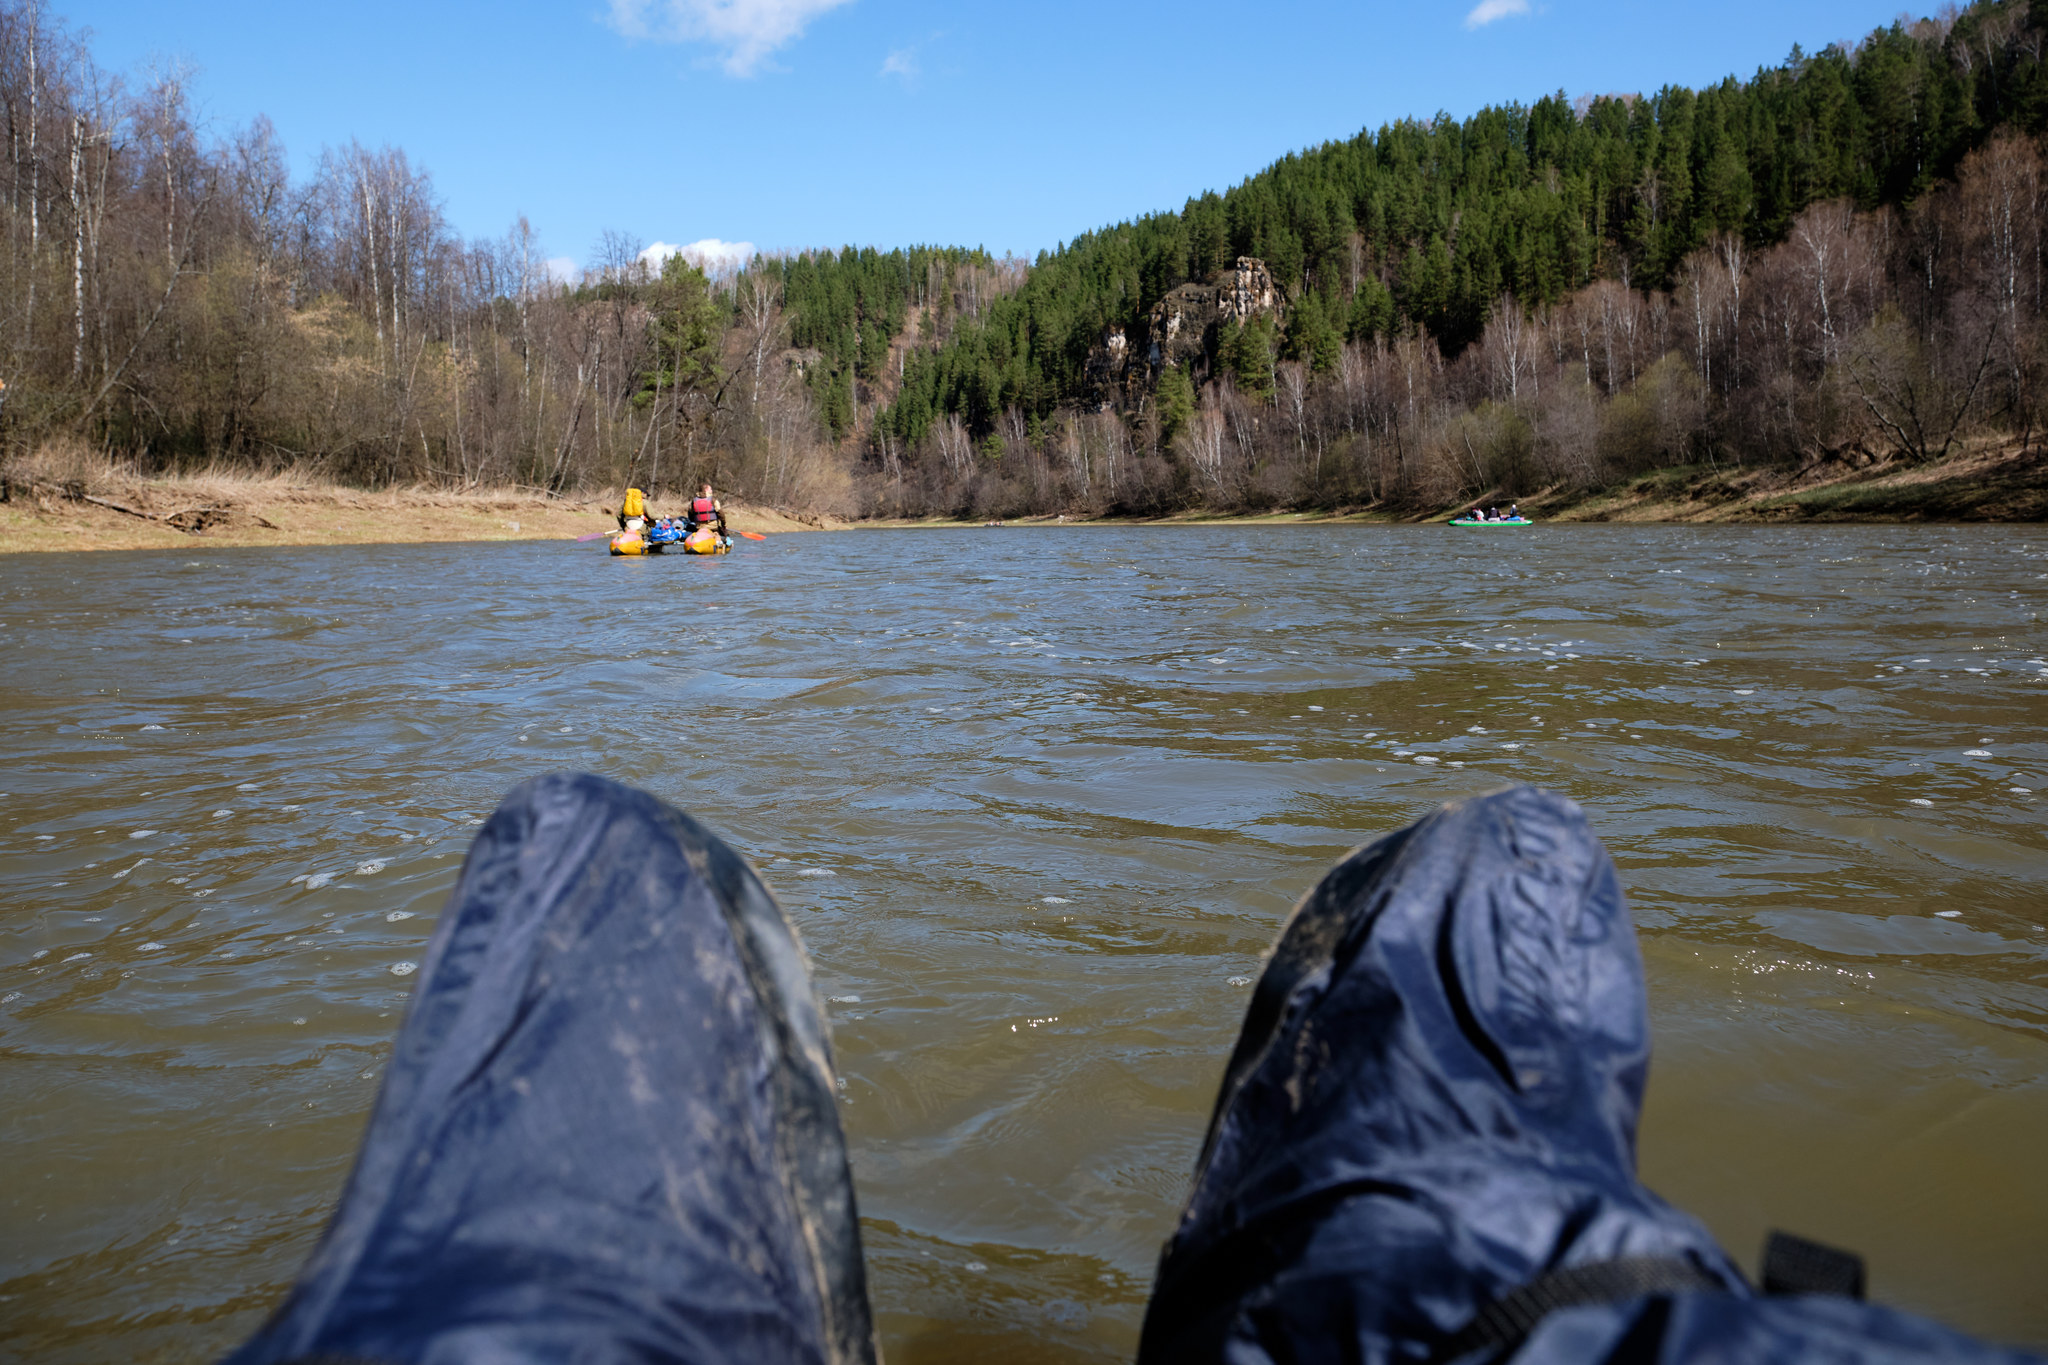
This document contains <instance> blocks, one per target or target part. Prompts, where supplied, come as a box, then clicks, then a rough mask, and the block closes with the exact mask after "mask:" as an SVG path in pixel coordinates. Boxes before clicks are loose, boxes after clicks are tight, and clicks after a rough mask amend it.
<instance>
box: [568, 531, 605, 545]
mask: <svg viewBox="0 0 2048 1365" xmlns="http://www.w3.org/2000/svg"><path fill="white" fill-rule="evenodd" d="M610 534H611V532H610V531H592V532H591V533H590V534H589V535H587V536H578V537H576V543H577V544H578V545H581V544H582V543H583V542H584V541H586V540H596V539H597V538H598V537H599V536H608V535H610Z"/></svg>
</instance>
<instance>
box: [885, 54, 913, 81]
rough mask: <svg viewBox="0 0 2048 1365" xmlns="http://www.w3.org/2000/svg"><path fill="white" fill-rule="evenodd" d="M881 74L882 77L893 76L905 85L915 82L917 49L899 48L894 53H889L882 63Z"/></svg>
mask: <svg viewBox="0 0 2048 1365" xmlns="http://www.w3.org/2000/svg"><path fill="white" fill-rule="evenodd" d="M882 74H883V75H884V76H894V77H896V78H897V79H898V80H900V81H902V82H903V83H904V84H905V85H909V84H910V83H911V82H912V81H914V80H916V79H917V76H918V65H917V49H916V48H914V47H899V48H897V49H896V50H895V51H894V52H891V53H890V54H889V56H888V57H887V59H885V60H884V61H883V63H882Z"/></svg>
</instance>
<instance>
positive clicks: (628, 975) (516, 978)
mask: <svg viewBox="0 0 2048 1365" xmlns="http://www.w3.org/2000/svg"><path fill="white" fill-rule="evenodd" d="M827 1049H828V1041H827V1037H826V1031H825V1025H824V1022H823V1016H822V1014H821V1011H820V1010H819V1007H818V1005H817V1002H816V997H815V996H814V994H813V992H812V989H811V985H810V980H809V977H808V973H807V971H806V966H805V962H804V958H803V952H802V949H801V948H800V946H799V945H798V942H797V939H796V936H795V934H794V932H793V931H792V929H791V927H790V925H789V922H788V921H787V920H786V919H785V918H784V916H783V914H782V912H781V910H780V909H779V907H777V905H776V904H775V902H774V900H773V899H772V898H771V897H770V895H769V893H768V891H767V889H766V888H765V887H763V886H762V884H761V882H760V881H759V879H758V878H756V877H755V875H754V874H753V872H752V870H751V869H749V868H748V867H747V866H746V864H745V863H744V862H743V861H741V859H740V858H739V857H738V856H737V855H736V854H734V853H733V852H732V850H730V849H729V848H727V847H726V846H725V845H724V844H722V843H720V842H719V841H718V839H717V838H715V837H714V836H712V835H711V834H709V833H707V832H706V831H705V830H704V829H702V828H701V827H700V826H698V825H697V824H696V823H695V822H693V821H691V820H690V819H689V818H688V817H686V816H684V815H682V814H680V813H679V812H677V811H675V810H673V809H671V808H670V807H668V806H666V805H664V804H662V803H661V802H659V801H656V800H655V799H653V798H652V797H649V796H647V795H645V794H643V793H640V792H636V791H632V790H630V789H628V788H626V787H622V786H619V785H617V784H615V783H612V782H607V781H605V780H603V779H602V778H597V777H592V776H588V775H555V776H549V777H543V778H539V779H536V780H534V781H531V782H528V783H526V784H524V785H523V786H520V787H518V788H516V789H514V790H513V792H512V793H511V794H510V795H509V796H507V797H506V798H505V802H504V804H503V805H501V806H499V808H498V810H497V812H496V813H495V814H494V815H492V817H491V818H490V820H489V821H488V822H486V824H485V825H484V828H483V831H482V832H481V833H480V834H479V835H478V836H477V839H476V843H475V845H474V846H473V847H472V848H471V849H470V852H469V858H468V861H467V862H466V863H465V865H464V867H463V870H462V878H461V881H460V883H459V884H458V885H457V887H456V889H455V893H454V896H453V897H452V898H451V900H450V901H449V903H448V906H447V908H446V910H444V911H443V913H442V916H441V921H440V923H439V925H438V926H437V927H436V929H435V931H434V936H433V941H432V943H431V944H430V945H429V947H428V949H427V956H426V961H425V963H424V965H423V967H422V970H421V974H420V982H419V986H418V988H417V990H416V991H415V993H414V996H413V1001H412V1007H411V1010H410V1012H409V1014H408V1016H407V1018H406V1021H405V1025H404V1027H403V1029H402V1030H401V1031H400V1033H399V1036H398V1041H397V1044H396V1046H395V1048H394V1050H393V1054H392V1058H391V1063H390V1065H389V1066H388V1067H387V1069H386V1071H385V1075H384V1083H383V1089H382V1092H381V1093H380V1094H379V1096H378V1099H377V1107H376V1111H375V1114H374V1115H373V1117H372V1118H371V1121H370V1127H369V1131H368V1134H367V1135H366V1137H365V1138H364V1141H363V1147H362V1151H361V1153H360V1155H359V1156H358V1158H357V1162H356V1167H355V1171H354V1173H353V1175H352V1176H351V1177H350V1179H349V1183H348V1187H347V1190H346V1192H345V1193H344V1194H343V1196H342V1200H341V1206H340V1208H339V1210H338V1211H337V1212H336V1214H335V1216H334V1221H333V1223H332V1224H331V1225H330V1226H329V1228H328V1229H327V1233H326V1236H325V1238H324V1239H323V1240H322V1241H321V1243H320V1245H319V1247H318V1248H317V1249H316V1250H315V1251H314V1253H313V1256H312V1258H311V1259H310V1260H309V1261H308V1262H307V1264H306V1266H305V1268H304V1270H303V1271H302V1272H301V1274H300V1277H299V1280H298V1283H297V1285H296V1286H295V1287H294V1288H293V1290H292V1291H291V1294H290V1296H289V1297H288V1298H287V1300H286V1301H285V1303H284V1304H283V1305H282V1306H281V1307H280V1308H279V1309H278V1311H277V1313H276V1314H275V1316H273V1317H272V1319H271V1320H270V1322H269V1323H268V1324H266V1325H265V1326H264V1328H263V1329H262V1330H261V1331H260V1332H259V1333H258V1334H257V1336H256V1337H255V1339H254V1340H252V1341H251V1342H249V1343H248V1344H247V1345H246V1346H244V1347H243V1348H242V1349H241V1350H240V1351H239V1352H237V1353H236V1354H235V1355H234V1356H232V1357H231V1359H232V1360H233V1361H235V1362H236V1363H237V1365H256V1363H257V1362H271V1361H286V1360H299V1359H321V1360H329V1359H347V1360H368V1361H388V1362H412V1361H422V1362H452V1361H471V1362H477V1361H489V1362H521V1361H577V1362H609V1361H642V1362H651V1361H690V1362H710V1361H747V1362H756V1361H759V1362H818V1363H819V1365H850V1363H854V1362H871V1361H873V1360H874V1359H875V1348H874V1332H873V1328H872V1325H871V1321H870V1315H869V1310H868V1302H867V1291H866V1285H865V1280H864V1276H863V1272H862V1268H861V1258H860V1241H859V1232H858V1227H857V1224H856V1221H855V1214H854V1203H853V1188H852V1183H851V1180H850V1178H849V1175H848V1170H847V1164H846V1148H845V1142H844V1139H843V1137H842V1135H841V1132H840V1127H839V1116H838V1109H837V1104H836V1099H837V1094H836V1089H835V1084H834V1080H833V1074H832V1064H831V1059H830V1057H829V1055H828V1050H827Z"/></svg>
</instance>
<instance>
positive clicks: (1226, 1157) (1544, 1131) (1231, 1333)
mask: <svg viewBox="0 0 2048 1365" xmlns="http://www.w3.org/2000/svg"><path fill="white" fill-rule="evenodd" d="M1649 1042H1650V1040H1649V1023H1648V1018H1647V1013H1646V1010H1645V999H1644V991H1643V973H1642V962H1641V959H1640V957H1639V956H1638V954H1637V951H1636V942H1635V931H1634V928H1633V926H1632V925H1631V924H1630V921H1629V918H1628V910H1627V907H1626V906H1625V904H1624V903H1623V900H1622V896H1621V890H1620V886H1619V884H1618V883H1617V881H1616V879H1615V874H1614V868H1613V865H1612V864H1611V863H1610V862H1609V860H1608V858H1607V854H1606V851H1605V850H1604V849H1603V848H1602V847H1601V846H1600V843H1599V841H1598V840H1597V839H1596V838H1595V837H1594V836H1593V833H1592V831H1591V830H1590V829H1589V828H1588V827H1587V824H1586V821H1585V817H1584V816H1583V814H1582V813H1581V812H1580V811H1579V809H1578V807H1576V806H1575V805H1573V804H1572V803H1571V802H1570V801H1568V800H1566V799H1564V798H1563V797H1560V796H1557V795H1554V794H1552V793H1548V792H1542V791H1538V790H1536V789H1534V788H1530V787H1519V788H1514V789H1510V790H1507V791H1501V792H1496V793H1494V794H1492V795H1489V796H1484V797H1480V798H1477V799H1474V800H1470V801H1466V802H1463V803H1460V804H1456V805H1451V806H1447V807H1444V808H1442V809H1440V810H1438V811H1437V812H1435V813H1434V814H1432V815H1430V816H1428V817H1427V818H1425V819H1423V820H1422V821H1420V822H1419V823H1417V824H1416V825H1413V826H1411V827H1409V828H1408V829H1405V830H1402V831H1400V832H1399V833H1396V834H1393V835H1390V836H1388V837H1387V838H1384V839H1382V840H1380V841H1379V842H1377V843H1375V844H1371V845H1369V846H1367V847H1365V848H1363V849H1360V850H1359V851H1357V852H1356V853H1354V854H1352V855H1351V856H1350V857H1349V858H1347V859H1346V860H1345V861H1344V862H1342V863H1341V864H1339V865H1338V866H1337V867H1336V868H1335V869H1334V870H1333V871H1332V872H1331V873H1330V874H1329V875H1328V876H1327V877H1325V878H1324V880H1323V881H1322V883H1321V884H1320V885H1318V886H1317V887H1316V888H1315V890H1314V891H1312V892H1311V893H1310V894H1309V895H1308V896H1307V898H1306V899H1304V900H1303V901H1302V903H1301V904H1300V906H1298V907H1297V908H1296V910H1295V912H1294V915H1293V917H1292V918H1291V919H1290V921H1289V922H1288V924H1287V927H1286V929H1285V930H1284V931H1283V933H1282V935H1281V938H1280V942H1279V944H1278V946H1277V947H1276V948H1275V950H1274V953H1273V957H1272V959H1271V961H1270V963H1269V964H1268V966H1267V968H1266V971H1265V973H1264V976H1263V977H1262V979H1261V980H1260V982H1259V985H1258V987H1257V989H1256V990H1255V992H1254V994H1253V998H1252V1002H1251V1006H1250V1009H1249V1012H1248V1014H1247V1017H1246V1020H1245V1024H1244V1030H1243V1033H1242V1035H1241V1036H1240V1038H1239V1039H1238V1043H1237V1047H1236V1050H1235V1052H1234V1053H1233V1054H1232V1056H1231V1059H1230V1064H1229V1068H1228V1070H1227V1071H1226V1073H1225V1075H1224V1080H1223V1087H1222V1092H1221V1095H1220V1097H1219V1098H1218V1101H1217V1105H1216V1112H1215V1116H1214V1118H1213V1119H1212V1120H1211V1123H1210V1128H1209V1134H1208V1139H1207V1142H1206V1143H1205V1145H1204V1148H1203V1151H1202V1155H1201V1159H1200V1162H1199V1164H1198V1166H1197V1171H1196V1177H1195V1183H1194V1189H1193V1192H1192V1193H1191V1194H1190V1196H1189V1198H1188V1203H1187V1208H1186V1210H1185V1211H1184V1213H1183V1215H1182V1217H1181V1221H1180V1224H1179V1227H1178V1229H1177V1230H1176V1232H1175V1233H1174V1235H1173V1237H1172V1238H1171V1240H1169V1242H1168V1243H1167V1246H1166V1249H1165V1252H1164V1255H1163V1256H1162V1258H1161V1263H1160V1270H1159V1279H1158V1284H1157V1287H1156V1289H1155V1291H1154V1294H1153V1298H1152V1302H1151V1305H1150V1307H1149V1309H1148V1311H1147V1313H1146V1318H1145V1326H1144V1335H1143V1342H1142V1345H1141V1347H1140V1360H1141V1361H1143V1362H1151V1363H1154V1365H1166V1362H1176V1363H1178V1362H1204V1361H1229V1362H1233V1363H1234V1365H1252V1363H1253V1362H1267V1361H1288V1362H1317V1361H1333V1362H1334V1361H1373V1362H1378V1361H1392V1360H1406V1361H1416V1360H1430V1359H1437V1360H1448V1359H1459V1358H1469V1359H1475V1360H1477V1359H1489V1360H1490V1359H1513V1360H1516V1361H1525V1362H1558V1365H1563V1362H1574V1365H1577V1363H1579V1362H1587V1361H1682V1360H1731V1361H1737V1360H1744V1361H1746V1360H1792V1359H1827V1360H1860V1359H1887V1360H1903V1359H1936V1358H1940V1359H1949V1360H1991V1359H2014V1360H2017V1359H2023V1358H2025V1357H2020V1356H2017V1355H2007V1354H2005V1353H2000V1352H1995V1351H1992V1350H1990V1349H1988V1348H1986V1347H1984V1346H1982V1345H1980V1344H1978V1343H1975V1342H1972V1341H1970V1340H1968V1339H1966V1338H1963V1337H1960V1336H1958V1335H1957V1334H1955V1333H1952V1332H1950V1331H1948V1330H1946V1329H1944V1328H1941V1327H1938V1326H1936V1325H1934V1324H1931V1323H1927V1322H1924V1321H1921V1320H1919V1319H1915V1318H1912V1317H1910V1316H1908V1315H1905V1314H1901V1313H1895V1312H1892V1311H1889V1310H1886V1309H1883V1308H1880V1307H1876V1306H1873V1305H1868V1304H1863V1303H1859V1302H1855V1301H1853V1300H1849V1299H1844V1298H1828V1297H1820V1296H1802V1297H1797V1298H1768V1299H1767V1298H1762V1297H1759V1296H1757V1295H1756V1294H1755V1292H1754V1291H1753V1290H1752V1289H1751V1288H1750V1287H1749V1286H1748V1284H1747V1283H1746V1282H1745V1280H1744V1279H1743V1276H1742V1275H1741V1273H1740V1272H1739V1271H1738V1270H1737V1268H1736V1267H1735V1265H1734V1264H1733V1263H1732V1262H1731V1261H1730V1260H1729V1259H1728V1257H1727V1256H1726V1255H1724V1254H1723V1253H1722V1251H1721V1249H1720V1248H1719V1247H1718V1246H1717V1245H1716V1244H1715V1242H1714V1240H1713V1238H1712V1237H1711V1236H1710V1235H1709V1234H1708V1232H1707V1231H1706V1229H1705V1228H1704V1227H1703V1226H1701V1224H1700V1223H1698V1222H1697V1221H1695V1220H1694V1219H1693V1218H1691V1217H1689V1216H1687V1215H1686V1214H1684V1213H1681V1212H1679V1211H1678V1210H1676V1209H1674V1208H1672V1207H1671V1206H1669V1205H1667V1204H1665V1203H1664V1202H1663V1201H1662V1200H1660V1199H1658V1198H1657V1196H1655V1195H1654V1194H1652V1193H1650V1191H1649V1190H1648V1189H1646V1188H1644V1186H1643V1185H1642V1184H1641V1183H1640V1182H1638V1181H1637V1179H1636V1174H1635V1130H1636V1120H1637V1115H1638V1113H1639V1111H1640V1108H1641V1104H1642V1096H1643V1084H1644V1080H1645V1077H1646V1075H1647V1071H1648V1066H1649V1058H1650V1047H1649ZM1531 1282H1536V1283H1535V1285H1534V1286H1531ZM1603 1283H1604V1284H1605V1285H1606V1288H1605V1289H1604V1290H1599V1289H1597V1288H1596V1289H1595V1290H1594V1291H1593V1292H1587V1290H1586V1286H1587V1285H1588V1284H1591V1285H1594V1286H1599V1285H1601V1284H1603ZM1546 1285H1547V1286H1554V1287H1556V1289H1555V1292H1552V1293H1549V1294H1547V1295H1546V1294H1545V1293H1544V1286H1546ZM1575 1285H1576V1286H1577V1290H1576V1292H1574V1286H1575ZM1525 1286H1531V1287H1530V1288H1529V1289H1526V1290H1524V1287H1525ZM1518 1290H1522V1291H1523V1295H1522V1301H1524V1302H1525V1303H1526V1301H1527V1300H1528V1299H1530V1298H1533V1299H1534V1300H1535V1309H1534V1311H1527V1312H1525V1313H1524V1314H1523V1320H1522V1324H1521V1326H1520V1327H1518V1328H1516V1329H1515V1330H1511V1331H1507V1332H1505V1333H1501V1334H1496V1335H1494V1336H1493V1337H1492V1338H1491V1339H1490V1340H1489V1339H1486V1338H1484V1337H1483V1336H1482V1337H1481V1338H1480V1339H1479V1340H1477V1341H1475V1339H1474V1335H1473V1331H1472V1329H1473V1327H1474V1325H1475V1319H1481V1318H1482V1312H1483V1310H1488V1309H1489V1307H1490V1306H1494V1307H1498V1305H1499V1304H1500V1301H1503V1300H1505V1301H1507V1302H1508V1303H1510V1304H1512V1303H1515V1302H1517V1300H1516V1299H1515V1298H1514V1297H1512V1296H1514V1295H1515V1294H1516V1292H1517V1291H1518ZM1589 1300H1590V1301H1589Z"/></svg>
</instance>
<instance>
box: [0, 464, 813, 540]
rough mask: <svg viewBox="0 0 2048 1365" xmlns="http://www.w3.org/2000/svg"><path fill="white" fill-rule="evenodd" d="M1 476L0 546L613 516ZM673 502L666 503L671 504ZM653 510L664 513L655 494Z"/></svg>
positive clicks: (576, 530)
mask: <svg viewBox="0 0 2048 1365" xmlns="http://www.w3.org/2000/svg"><path fill="white" fill-rule="evenodd" d="M62 473H63V472H60V476H59V477H50V476H49V475H48V474H46V473H42V472H40V471H22V470H16V471H10V472H9V473H8V474H6V475H5V476H4V479H0V553H4V552H21V551H39V550H146V549H173V548H177V547H180V546H190V545H191V544H192V542H193V541H194V540H204V541H206V542H208V543H209V544H213V545H367V544H397V543H403V542H409V541H456V540H462V541H469V540H569V539H574V538H576V537H577V536H580V535H584V534H586V533H588V532H591V531H603V530H608V529H610V528H611V527H612V526H614V525H615V524H616V523H615V521H614V517H613V508H614V505H615V504H614V502H613V500H612V499H611V498H609V497H605V498H597V497H566V498H564V497H549V496H547V495H546V494H542V493H535V492H531V491H527V490H523V489H479V490H475V491H464V492H451V491H447V490H443V489H433V488H395V489H385V490H381V491H377V492H366V491H364V490H361V489H354V488H343V487H339V486H337V485H334V484H323V483H319V482H314V481H308V480H304V479H298V478H294V477H292V476H277V477H273V478H260V477H247V476H238V475H224V476H223V475H197V476H190V477H183V478H155V479H151V478H141V477H138V476H134V475H132V474H125V473H123V472H121V471H119V470H118V469H101V470H92V471H88V472H87V473H85V474H84V475H78V474H75V473H74V474H71V476H69V477H63V476H61V474H62ZM681 506H682V504H681V502H680V501H679V500H676V501H675V509H676V510H680V508H681ZM655 510H656V511H657V512H661V511H666V510H669V509H668V508H667V507H666V505H664V504H662V503H660V502H657V503H656V506H655ZM726 518H727V521H728V522H729V523H730V524H731V526H732V527H733V529H734V530H740V531H760V532H778V531H815V530H824V529H832V528H836V527H840V526H844V525H845V524H846V523H844V522H839V521H831V520H829V519H821V518H799V517H795V516H790V515H787V514H784V513H781V512H777V511H774V510H772V509H768V508H757V507H746V506H738V505H735V504H732V503H728V504H727V505H726Z"/></svg>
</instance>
